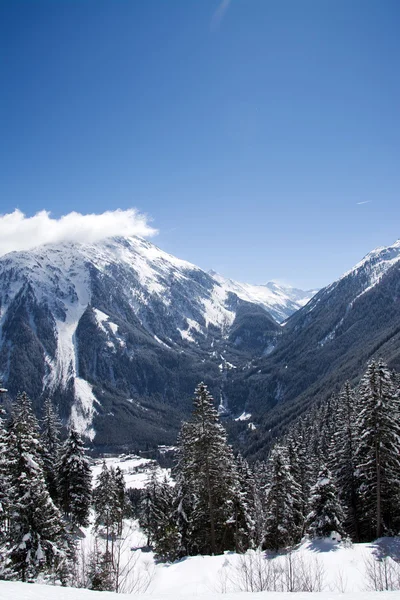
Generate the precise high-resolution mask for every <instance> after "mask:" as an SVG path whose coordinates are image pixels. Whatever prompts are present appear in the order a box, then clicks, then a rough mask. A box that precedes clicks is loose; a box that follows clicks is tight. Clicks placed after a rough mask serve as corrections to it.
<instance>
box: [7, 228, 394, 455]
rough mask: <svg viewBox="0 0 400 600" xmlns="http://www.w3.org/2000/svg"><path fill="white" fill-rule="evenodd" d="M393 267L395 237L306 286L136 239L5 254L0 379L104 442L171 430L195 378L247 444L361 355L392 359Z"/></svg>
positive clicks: (146, 438)
mask: <svg viewBox="0 0 400 600" xmlns="http://www.w3.org/2000/svg"><path fill="white" fill-rule="evenodd" d="M399 269H400V242H397V243H396V244H394V245H393V246H390V247H388V248H378V249H377V250H374V251H373V252H371V253H370V254H369V255H367V256H366V257H365V258H364V259H363V260H362V261H361V262H360V263H359V264H358V265H356V266H355V267H354V269H352V270H351V271H349V272H348V273H346V274H345V275H344V276H343V277H341V278H340V279H339V280H338V281H336V282H334V283H333V284H331V285H330V286H328V287H326V288H324V289H322V290H320V291H319V292H318V293H317V294H316V295H315V296H313V294H314V292H312V291H308V292H303V291H301V290H296V289H294V288H290V287H287V286H282V285H280V284H277V283H274V282H270V283H268V284H266V285H260V286H254V285H248V284H242V283H238V282H235V281H232V280H229V279H226V278H224V277H222V276H221V275H218V274H216V273H214V272H211V273H206V272H204V271H202V270H201V269H199V268H198V267H196V266H195V265H192V264H190V263H188V262H186V261H183V260H180V259H177V258H175V257H173V256H171V255H170V254H167V253H165V252H163V251H162V250H160V249H159V248H157V247H156V246H155V245H154V244H152V243H150V242H148V241H145V240H143V239H141V238H134V237H132V238H110V239H108V240H105V241H102V242H98V243H95V244H72V243H62V244H57V245H48V246H41V247H39V248H36V249H35V250H32V251H30V252H12V253H10V254H7V255H5V256H3V257H2V258H1V259H0V332H1V338H0V377H1V378H2V379H3V381H4V383H5V384H6V385H7V387H8V389H9V390H10V396H11V397H12V396H13V395H15V394H16V393H17V392H18V391H19V390H22V389H25V390H26V391H28V393H30V395H31V396H32V398H33V400H34V403H35V406H36V409H37V411H38V413H40V408H41V405H42V403H43V399H44V398H45V397H46V396H50V397H52V398H53V400H54V402H55V403H56V404H57V406H58V407H59V410H60V412H61V415H62V418H63V419H64V421H65V422H70V423H72V424H73V425H74V426H75V427H77V428H78V429H79V430H80V431H81V432H82V433H83V434H84V435H85V436H86V437H87V438H88V439H89V440H92V441H93V442H94V443H95V444H96V445H97V446H98V447H100V448H103V449H107V448H113V449H115V448H129V449H135V448H136V449H137V448H140V447H144V446H145V445H149V444H150V445H152V444H157V443H167V444H168V443H171V442H173V441H174V439H175V435H176V431H177V430H178V428H179V424H180V421H181V419H182V418H183V417H184V416H185V415H187V413H188V410H189V409H190V404H191V402H190V401H191V398H192V394H193V390H194V387H195V385H196V384H197V383H198V381H200V380H204V381H205V382H206V383H207V384H208V385H209V386H210V388H211V390H212V392H213V394H214V396H215V397H216V398H217V400H218V402H219V405H220V412H221V414H223V415H225V417H226V419H227V424H228V426H229V427H230V428H231V432H232V435H233V436H234V438H236V439H237V440H241V442H242V443H243V445H244V446H247V447H248V448H249V449H250V453H252V454H254V455H256V454H258V453H260V452H261V451H262V448H264V447H265V445H266V444H268V440H269V439H270V438H271V436H272V435H274V432H276V431H277V429H279V428H282V427H284V426H285V423H287V422H289V421H290V420H291V419H292V418H294V416H296V414H299V413H300V412H301V411H302V410H304V408H305V407H306V406H307V405H308V404H309V403H310V402H312V401H313V400H314V399H316V398H323V397H324V396H325V395H326V394H327V393H328V391H329V390H330V389H332V386H333V387H335V386H338V385H339V384H340V383H342V382H343V381H344V379H345V378H350V379H354V378H356V377H357V376H358V375H359V374H360V373H361V371H362V369H363V368H364V365H365V362H366V361H367V360H368V359H369V358H370V357H371V356H376V355H382V356H383V357H384V358H386V359H387V360H389V362H391V363H392V364H393V366H394V365H397V366H400V365H399V353H400V337H399V336H400V333H399V332H400V300H399V298H400V275H399ZM282 322H284V323H283V325H279V324H278V323H282ZM243 414H244V415H246V418H244V417H243V418H241V419H240V418H239V417H240V415H243ZM235 419H236V420H235Z"/></svg>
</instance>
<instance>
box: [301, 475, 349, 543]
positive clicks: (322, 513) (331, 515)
mask: <svg viewBox="0 0 400 600" xmlns="http://www.w3.org/2000/svg"><path fill="white" fill-rule="evenodd" d="M310 509H311V510H310V513H309V515H308V517H307V523H306V529H307V532H308V533H309V534H310V536H311V537H313V538H318V537H329V536H330V535H331V534H332V533H334V532H336V533H339V535H342V534H343V533H344V530H343V521H344V513H343V510H342V507H341V505H340V502H339V498H338V494H337V489H336V486H335V484H334V482H333V478H332V474H331V472H330V471H329V469H328V468H327V467H326V466H324V465H322V468H321V470H320V472H319V475H318V479H317V482H316V484H315V485H314V486H313V487H312V488H311V497H310Z"/></svg>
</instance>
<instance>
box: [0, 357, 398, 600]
mask: <svg viewBox="0 0 400 600" xmlns="http://www.w3.org/2000/svg"><path fill="white" fill-rule="evenodd" d="M399 417H400V377H399V374H397V373H395V372H391V371H390V370H389V369H388V368H387V366H386V365H385V364H384V363H383V362H382V361H379V362H371V363H370V364H369V365H368V368H367V370H366V372H365V373H364V375H363V377H362V378H361V381H360V384H359V385H358V387H357V388H355V389H353V388H351V386H350V385H349V383H345V384H344V386H343V388H342V390H341V392H340V393H339V394H337V395H334V396H332V397H331V398H330V400H329V401H328V402H324V403H322V404H321V405H320V406H314V407H313V408H312V409H311V410H310V411H309V412H308V413H306V414H305V415H304V416H302V417H301V418H299V419H298V420H297V421H296V422H294V423H293V424H292V426H291V428H290V430H289V431H288V432H287V434H286V435H285V436H284V437H282V438H280V439H276V440H275V443H274V445H273V447H272V449H271V451H270V453H269V456H268V459H267V460H266V461H257V462H255V463H252V464H249V463H248V462H247V460H246V459H245V458H243V457H242V456H241V455H240V454H239V455H236V456H235V455H234V452H233V450H232V448H231V447H230V445H229V444H228V442H227V435H226V432H225V429H224V427H223V426H222V425H221V423H220V420H219V415H218V412H217V409H216V408H215V405H214V401H213V398H212V397H211V395H210V393H209V391H208V389H207V386H206V385H205V384H203V383H200V384H199V385H198V387H197V388H196V390H195V394H194V403H193V412H192V416H191V418H190V419H189V420H188V421H186V422H184V423H183V424H182V427H181V431H180V434H179V437H178V441H177V457H176V462H175V466H174V469H173V478H174V483H175V484H174V485H171V483H170V482H169V481H167V480H166V479H165V480H160V479H159V478H158V477H157V476H156V472H155V470H154V471H153V472H152V473H151V474H150V476H149V478H148V481H147V484H146V486H145V488H144V489H143V490H141V491H137V493H136V494H135V498H134V502H133V503H132V502H131V501H130V499H129V496H128V494H127V492H126V489H125V482H124V476H123V474H122V472H121V471H120V470H119V469H115V470H114V469H112V468H111V469H110V468H108V467H107V465H106V463H105V462H104V463H103V467H102V470H101V472H100V474H99V475H98V477H97V478H96V480H95V481H94V485H93V486H92V481H91V479H92V477H91V469H90V461H89V459H88V457H87V456H86V451H85V447H84V444H83V442H82V440H81V438H80V436H79V434H78V433H77V432H76V431H75V430H74V429H72V430H71V431H70V432H69V434H68V436H67V438H66V439H65V440H64V441H62V440H61V436H60V431H61V425H60V422H59V420H58V417H57V415H56V414H55V412H54V410H53V407H52V404H51V402H46V403H45V406H44V410H43V418H42V419H41V421H40V422H39V421H38V420H37V419H36V417H35V416H34V413H33V409H32V403H31V400H30V399H29V397H28V395H27V394H26V393H22V394H19V395H18V397H17V399H16V400H15V402H14V403H13V406H12V410H11V413H10V415H8V416H6V415H5V413H4V411H3V414H2V420H1V428H0V472H1V478H0V507H1V511H0V577H1V578H2V579H7V580H21V581H36V580H37V579H38V577H39V576H40V577H41V578H42V579H43V578H44V580H47V581H49V582H58V583H61V584H63V585H76V584H77V575H76V561H77V557H76V549H77V539H78V538H79V536H80V535H81V530H82V528H85V527H87V526H88V524H89V521H91V522H92V524H93V529H94V531H95V534H96V536H97V538H96V539H98V540H99V543H98V545H97V544H96V550H95V552H93V553H92V554H91V557H90V564H89V565H88V571H87V572H88V576H87V579H86V581H85V585H86V587H89V588H91V589H98V590H104V589H108V590H116V591H118V560H119V559H118V553H116V548H117V540H118V538H119V537H120V536H121V534H122V529H123V522H124V519H125V518H129V517H131V518H133V517H136V518H138V519H139V522H140V525H141V527H142V529H143V530H144V531H145V532H146V535H147V538H148V545H149V546H151V547H152V548H153V549H154V551H155V555H156V558H157V559H158V560H159V561H168V562H170V561H174V560H176V559H179V558H182V557H185V556H194V555H198V554H201V555H205V554H210V555H214V554H222V553H223V552H224V551H226V550H231V551H234V552H236V553H245V552H246V551H247V550H249V549H257V548H258V549H262V550H265V551H269V552H278V551H282V550H288V549H290V548H292V547H294V546H296V545H297V544H299V543H300V542H301V540H302V539H303V538H304V536H308V537H309V538H311V539H316V538H327V537H330V538H335V539H338V540H340V539H346V540H349V541H350V540H351V541H353V542H362V541H371V540H373V539H376V538H379V537H381V536H383V535H386V536H391V535H396V534H398V532H399V530H400V508H399V507H400V498H399V495H400V486H399V481H400V457H399V448H400V426H399V422H400V419H399ZM131 497H132V498H133V496H131ZM80 585H82V582H80Z"/></svg>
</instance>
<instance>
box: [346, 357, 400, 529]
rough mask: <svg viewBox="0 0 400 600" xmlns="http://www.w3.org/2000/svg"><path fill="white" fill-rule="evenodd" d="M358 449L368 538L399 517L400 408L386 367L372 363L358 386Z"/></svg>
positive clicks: (396, 525) (394, 526) (392, 525)
mask: <svg viewBox="0 0 400 600" xmlns="http://www.w3.org/2000/svg"><path fill="white" fill-rule="evenodd" d="M358 393H359V402H360V412H359V416H358V419H357V428H358V432H359V441H358V446H357V450H356V458H357V465H356V466H357V471H356V475H357V478H358V480H359V488H358V493H359V495H360V499H361V502H362V507H363V516H364V518H363V520H362V523H361V524H360V527H361V536H362V538H363V539H365V540H370V539H373V538H374V537H380V536H382V535H383V534H384V533H386V534H389V535H390V533H392V532H395V531H397V530H398V528H399V519H400V509H399V506H400V498H399V485H400V455H399V447H400V408H399V397H398V394H397V393H396V389H395V386H394V384H393V378H392V376H391V373H390V372H389V370H388V368H387V366H386V365H385V364H384V363H383V362H382V361H380V362H379V364H377V363H376V362H374V361H373V362H372V363H371V364H370V365H369V366H368V368H367V372H366V374H365V375H364V377H363V379H362V381H361V383H360V386H359V392H358Z"/></svg>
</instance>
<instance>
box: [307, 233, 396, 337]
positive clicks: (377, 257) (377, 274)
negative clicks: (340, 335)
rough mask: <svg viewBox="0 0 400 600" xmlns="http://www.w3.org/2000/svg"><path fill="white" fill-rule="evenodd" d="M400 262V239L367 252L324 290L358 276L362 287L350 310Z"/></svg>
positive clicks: (329, 290)
mask: <svg viewBox="0 0 400 600" xmlns="http://www.w3.org/2000/svg"><path fill="white" fill-rule="evenodd" d="M399 262H400V240H397V241H396V242H395V243H394V244H392V245H391V246H387V247H383V246H382V247H379V248H375V250H372V252H369V253H368V254H367V255H366V256H364V258H363V259H362V260H360V262H358V263H357V264H356V265H355V266H354V267H353V268H352V269H350V270H349V271H346V272H345V273H344V274H343V275H342V276H341V277H340V278H339V279H338V280H337V281H335V282H333V283H331V284H330V285H329V286H327V287H326V288H325V290H324V292H325V293H326V294H331V293H332V292H333V291H334V290H335V289H336V287H337V286H338V285H339V283H340V282H341V281H343V280H344V279H347V278H351V277H359V276H360V275H362V276H363V277H362V278H361V277H359V281H360V282H361V281H362V282H363V288H362V290H361V292H359V293H358V294H357V295H356V296H355V297H354V298H353V299H352V301H351V302H350V303H349V305H348V306H347V310H350V309H351V308H352V306H353V304H354V302H355V301H356V300H357V299H358V298H360V297H361V296H363V295H364V294H366V293H367V292H369V291H370V290H372V289H373V288H374V287H375V286H376V285H377V284H378V283H379V282H380V281H381V279H382V277H383V276H384V275H385V273H386V272H387V271H388V270H389V269H391V268H392V267H393V266H394V265H396V264H397V263H399ZM320 300H321V298H318V299H316V300H315V301H314V302H312V303H311V304H310V308H309V310H308V312H311V311H313V310H314V309H315V307H316V306H317V304H318V302H319V301H320ZM340 325H341V323H339V324H338V325H336V327H335V328H334V330H333V331H332V332H331V333H329V334H328V335H327V336H326V337H325V338H324V339H323V340H321V341H320V342H319V345H320V346H323V345H324V344H325V343H326V342H327V341H329V340H331V339H333V337H334V336H335V333H336V329H337V328H338V327H339V326H340Z"/></svg>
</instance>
